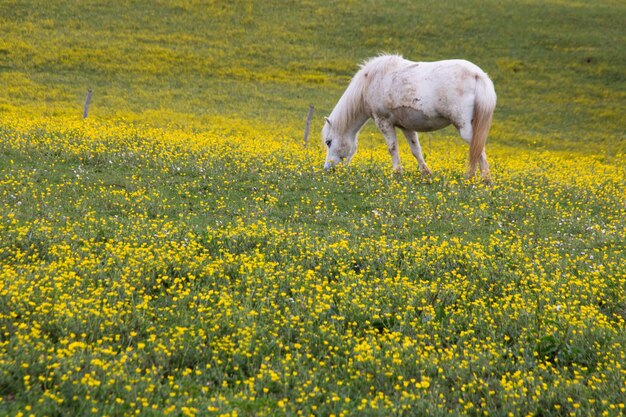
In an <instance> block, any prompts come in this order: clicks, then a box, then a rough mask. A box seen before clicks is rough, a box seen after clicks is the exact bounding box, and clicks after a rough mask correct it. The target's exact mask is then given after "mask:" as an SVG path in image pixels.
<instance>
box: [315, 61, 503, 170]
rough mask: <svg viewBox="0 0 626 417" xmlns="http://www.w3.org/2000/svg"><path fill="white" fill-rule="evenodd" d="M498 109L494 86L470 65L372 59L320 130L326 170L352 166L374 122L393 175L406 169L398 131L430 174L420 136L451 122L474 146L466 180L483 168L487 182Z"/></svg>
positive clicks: (355, 77)
mask: <svg viewBox="0 0 626 417" xmlns="http://www.w3.org/2000/svg"><path fill="white" fill-rule="evenodd" d="M495 107H496V92H495V89H494V87H493V83H492V82H491V80H490V79H489V77H488V76H487V74H485V73H484V72H483V71H482V70H481V69H480V68H478V67H477V66H476V65H474V64H472V63H471V62H468V61H464V60H446V61H436V62H412V61H408V60H406V59H404V58H402V57H401V56H398V55H383V56H379V57H376V58H373V59H370V60H369V61H366V62H365V63H364V64H363V65H362V66H361V69H360V70H359V71H358V72H357V73H356V75H355V76H354V77H353V78H352V81H351V82H350V85H349V86H348V88H347V89H346V91H345V92H344V93H343V95H342V96H341V98H340V99H339V101H338V102H337V105H336V106H335V109H334V110H333V111H332V113H331V114H330V116H328V117H327V118H326V123H325V124H324V128H323V129H322V140H323V141H324V143H325V144H326V147H327V148H328V151H327V154H326V163H325V164H324V169H327V170H328V169H330V168H332V167H333V165H335V164H336V163H337V162H339V161H345V163H346V164H347V163H349V162H350V160H351V159H352V157H353V156H354V154H355V152H356V148H357V135H358V133H359V131H360V130H361V127H363V125H364V124H365V122H366V121H367V120H369V119H370V118H372V119H374V122H375V123H376V126H377V127H378V129H379V130H380V131H381V132H382V134H383V135H384V136H385V141H386V142H387V149H388V150H389V153H390V154H391V161H392V164H393V169H394V171H397V172H399V171H401V170H402V167H401V165H400V158H399V156H398V140H397V137H396V127H398V128H400V130H402V133H404V136H405V137H406V139H407V142H408V143H409V146H410V147H411V152H412V153H413V156H415V158H416V159H417V162H418V164H419V168H420V171H421V173H422V175H430V174H431V173H432V171H431V170H430V168H428V165H426V162H425V161H424V156H423V155H422V148H421V146H420V143H419V140H418V137H417V133H416V132H430V131H433V130H437V129H442V128H444V127H446V126H448V125H450V124H452V125H454V127H456V128H457V129H458V131H459V133H460V135H461V137H462V138H463V139H464V140H465V141H466V142H468V143H469V145H470V149H469V168H468V171H467V177H468V178H471V177H473V176H474V175H475V174H476V168H477V165H480V171H481V174H482V176H483V178H484V179H486V180H488V179H489V164H488V163H487V156H486V154H485V143H486V141H487V133H488V132H489V128H490V126H491V119H492V116H493V111H494V109H495Z"/></svg>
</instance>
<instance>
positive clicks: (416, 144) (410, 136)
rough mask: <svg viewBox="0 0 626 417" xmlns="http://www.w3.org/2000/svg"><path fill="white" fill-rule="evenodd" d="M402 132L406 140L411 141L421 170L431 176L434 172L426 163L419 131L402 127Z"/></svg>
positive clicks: (410, 144)
mask: <svg viewBox="0 0 626 417" xmlns="http://www.w3.org/2000/svg"><path fill="white" fill-rule="evenodd" d="M402 133H404V137H405V138H406V141H407V142H409V146H410V147H411V153H412V154H413V156H414V157H415V159H417V163H418V164H419V167H420V172H421V173H422V175H424V176H429V175H431V174H432V173H433V172H432V171H431V170H430V168H428V165H426V161H425V160H424V155H422V147H421V146H420V141H419V138H418V136H417V132H414V131H412V130H408V129H402Z"/></svg>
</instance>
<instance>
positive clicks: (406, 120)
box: [393, 107, 450, 132]
mask: <svg viewBox="0 0 626 417" xmlns="http://www.w3.org/2000/svg"><path fill="white" fill-rule="evenodd" d="M393 115H394V119H395V120H394V121H395V124H396V125H397V126H399V127H403V128H405V129H409V130H414V131H416V132H430V131H433V130H437V129H442V128H444V127H446V126H448V125H449V124H450V120H448V119H447V118H446V117H443V116H441V115H439V114H428V113H426V112H424V111H422V110H419V109H414V108H411V107H401V108H398V109H394V110H393Z"/></svg>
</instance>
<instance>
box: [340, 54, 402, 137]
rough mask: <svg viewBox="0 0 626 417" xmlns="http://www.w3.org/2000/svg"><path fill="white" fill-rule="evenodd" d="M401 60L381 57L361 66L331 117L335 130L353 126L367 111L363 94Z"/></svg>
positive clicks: (399, 58)
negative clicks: (380, 75)
mask: <svg viewBox="0 0 626 417" xmlns="http://www.w3.org/2000/svg"><path fill="white" fill-rule="evenodd" d="M399 60H403V58H402V57H401V56H400V55H380V56H377V57H375V58H371V59H369V60H366V61H364V62H363V63H362V64H361V66H360V69H359V71H358V72H357V73H356V74H355V75H354V77H353V78H352V81H350V84H349V85H348V88H347V89H346V91H345V92H344V93H343V95H342V96H341V98H340V99H339V101H338V102H337V105H336V106H335V108H334V109H333V111H332V113H331V114H330V116H329V119H330V120H331V122H332V124H333V128H335V129H336V130H337V131H339V132H343V131H345V130H346V129H348V128H349V127H350V126H352V125H353V122H354V120H355V119H356V118H357V117H359V116H361V115H362V114H363V113H364V112H365V111H366V109H365V100H364V99H363V93H364V91H365V90H367V88H368V87H369V85H370V84H371V82H372V79H373V78H375V77H376V76H377V75H379V74H381V73H382V74H384V73H385V72H387V70H388V68H389V66H390V65H391V64H396V63H397V62H398V61H399Z"/></svg>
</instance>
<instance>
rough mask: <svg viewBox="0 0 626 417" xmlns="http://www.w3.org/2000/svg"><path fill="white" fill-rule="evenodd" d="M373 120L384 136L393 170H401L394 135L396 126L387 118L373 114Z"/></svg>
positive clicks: (396, 141)
mask: <svg viewBox="0 0 626 417" xmlns="http://www.w3.org/2000/svg"><path fill="white" fill-rule="evenodd" d="M374 122H375V123H376V126H377V127H378V130H380V131H381V133H382V134H383V136H384V137H385V142H387V150H389V155H391V163H392V165H393V170H394V172H402V166H401V165H400V155H398V137H397V136H396V128H395V127H394V126H393V124H391V123H390V122H389V121H388V120H387V119H384V118H380V117H376V116H374Z"/></svg>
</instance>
